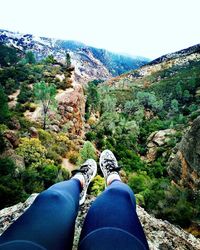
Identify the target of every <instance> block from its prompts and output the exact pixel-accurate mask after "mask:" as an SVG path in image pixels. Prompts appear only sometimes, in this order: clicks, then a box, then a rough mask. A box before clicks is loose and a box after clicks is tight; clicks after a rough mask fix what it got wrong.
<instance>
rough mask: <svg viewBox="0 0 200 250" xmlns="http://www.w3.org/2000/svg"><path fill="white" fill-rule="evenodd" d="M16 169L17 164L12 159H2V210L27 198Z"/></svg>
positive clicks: (0, 189) (0, 160)
mask: <svg viewBox="0 0 200 250" xmlns="http://www.w3.org/2000/svg"><path fill="white" fill-rule="evenodd" d="M15 168H16V167H15V164H14V162H13V161H12V160H11V159H10V158H7V157H6V158H2V159H0V209H2V208H4V207H5V206H11V205H13V204H15V203H18V202H19V201H22V200H23V199H24V198H26V196H25V192H24V190H23V186H22V182H21V180H20V178H19V177H17V176H16V172H15Z"/></svg>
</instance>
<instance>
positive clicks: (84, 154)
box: [79, 141, 97, 164]
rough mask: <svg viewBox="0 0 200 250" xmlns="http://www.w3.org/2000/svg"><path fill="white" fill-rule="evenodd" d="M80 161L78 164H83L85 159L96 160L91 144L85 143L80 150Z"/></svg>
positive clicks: (94, 150)
mask: <svg viewBox="0 0 200 250" xmlns="http://www.w3.org/2000/svg"><path fill="white" fill-rule="evenodd" d="M79 153H80V159H79V164H83V163H84V162H85V161H86V160H87V159H90V158H91V159H94V160H96V159H97V155H96V149H95V147H94V146H93V144H92V143H91V142H89V141H86V142H85V143H84V145H83V148H82V149H81V150H80V152H79Z"/></svg>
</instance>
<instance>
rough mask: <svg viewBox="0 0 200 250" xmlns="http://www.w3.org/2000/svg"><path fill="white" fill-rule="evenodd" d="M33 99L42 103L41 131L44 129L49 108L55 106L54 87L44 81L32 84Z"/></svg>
mask: <svg viewBox="0 0 200 250" xmlns="http://www.w3.org/2000/svg"><path fill="white" fill-rule="evenodd" d="M34 95H35V99H36V100H38V101H40V102H41V103H42V111H43V129H44V130H45V129H46V121H47V115H48V112H49V110H50V108H51V107H52V106H53V105H54V106H55V104H56V101H55V96H56V86H55V85H54V84H48V83H45V82H44V81H41V82H38V83H36V84H34Z"/></svg>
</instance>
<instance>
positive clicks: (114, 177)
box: [106, 173, 122, 186]
mask: <svg viewBox="0 0 200 250" xmlns="http://www.w3.org/2000/svg"><path fill="white" fill-rule="evenodd" d="M115 180H118V181H122V180H121V178H120V176H119V174H117V173H113V174H110V175H109V176H108V178H107V181H106V182H107V186H108V185H110V184H111V183H112V182H113V181H115Z"/></svg>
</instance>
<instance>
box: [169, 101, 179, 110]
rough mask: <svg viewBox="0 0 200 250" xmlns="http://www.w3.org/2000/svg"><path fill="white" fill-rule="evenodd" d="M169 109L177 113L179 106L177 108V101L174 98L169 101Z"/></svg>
mask: <svg viewBox="0 0 200 250" xmlns="http://www.w3.org/2000/svg"><path fill="white" fill-rule="evenodd" d="M171 109H172V111H173V112H174V113H177V112H178V110H179V108H178V101H177V100H176V99H173V100H172V101H171Z"/></svg>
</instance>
